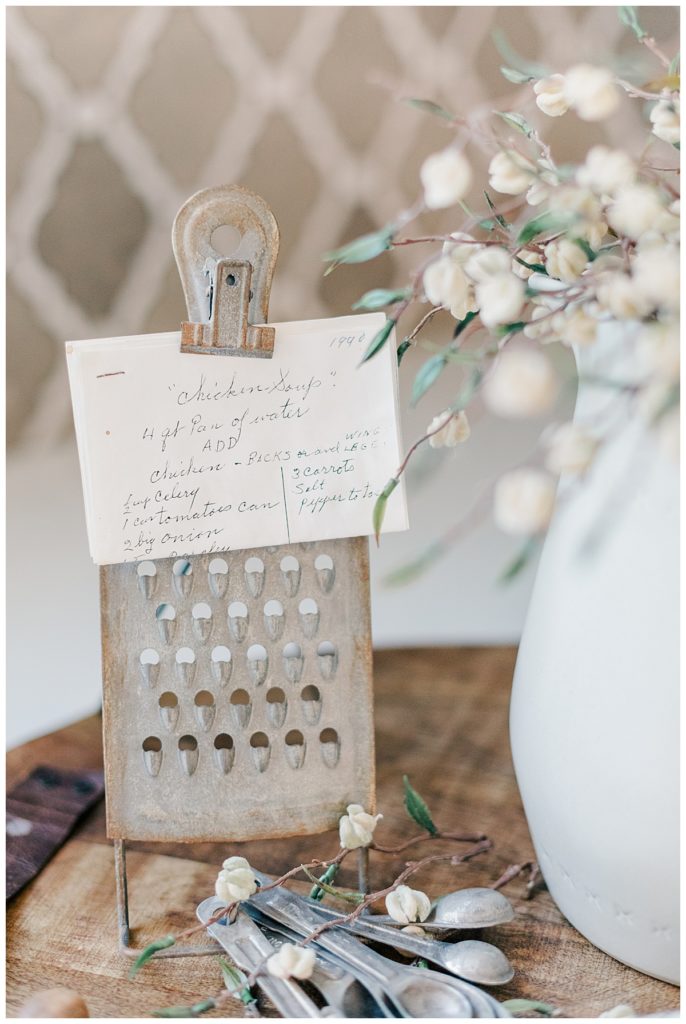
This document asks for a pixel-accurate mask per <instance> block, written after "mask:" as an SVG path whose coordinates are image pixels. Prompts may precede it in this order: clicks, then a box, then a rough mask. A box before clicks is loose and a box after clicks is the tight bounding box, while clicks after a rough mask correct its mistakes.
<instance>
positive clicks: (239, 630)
mask: <svg viewBox="0 0 686 1024" xmlns="http://www.w3.org/2000/svg"><path fill="white" fill-rule="evenodd" d="M248 622H249V616H248V609H247V606H246V605H244V604H243V602H242V601H232V602H231V604H230V605H229V629H230V630H231V634H232V636H233V638H234V640H237V641H238V643H241V641H243V640H245V638H246V636H247V635H248Z"/></svg>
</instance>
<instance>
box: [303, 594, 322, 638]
mask: <svg viewBox="0 0 686 1024" xmlns="http://www.w3.org/2000/svg"><path fill="white" fill-rule="evenodd" d="M298 615H299V617H300V626H301V628H302V631H303V633H304V634H305V636H306V637H308V638H309V637H313V636H314V635H315V633H316V632H317V629H318V628H319V605H318V604H317V602H316V601H315V600H314V598H312V597H304V598H303V599H302V601H301V602H300V604H299V605H298Z"/></svg>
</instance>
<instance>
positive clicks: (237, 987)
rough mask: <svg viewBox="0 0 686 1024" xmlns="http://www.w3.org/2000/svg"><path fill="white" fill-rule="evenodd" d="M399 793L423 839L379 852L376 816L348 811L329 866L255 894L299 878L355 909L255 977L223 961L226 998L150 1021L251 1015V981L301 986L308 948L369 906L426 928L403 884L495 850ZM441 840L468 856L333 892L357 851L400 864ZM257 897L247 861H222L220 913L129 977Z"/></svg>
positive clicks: (411, 865)
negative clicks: (221, 1011)
mask: <svg viewBox="0 0 686 1024" xmlns="http://www.w3.org/2000/svg"><path fill="white" fill-rule="evenodd" d="M403 790H404V802H405V808H406V810H407V812H408V815H409V816H410V818H411V819H412V820H413V821H414V822H415V823H416V824H418V825H419V826H420V828H421V829H422V832H421V833H419V834H417V835H413V836H410V837H409V838H407V839H405V840H404V841H403V842H401V843H399V844H398V845H396V846H384V845H382V844H381V843H379V842H377V840H376V829H377V826H378V824H379V821H380V820H381V819H382V817H383V816H382V815H381V814H370V813H368V812H367V811H365V809H364V808H363V807H362V806H361V805H360V804H350V805H348V807H347V808H346V813H345V814H343V815H341V817H340V819H339V843H340V849H339V850H338V852H337V853H336V854H335V855H334V856H333V857H331V858H330V859H329V860H312V861H309V862H308V863H303V864H298V865H297V866H295V867H293V868H291V869H289V870H288V871H286V872H284V874H282V875H281V876H280V877H279V878H277V879H275V880H274V881H273V882H269V883H268V884H265V885H263V886H261V887H259V888H260V891H261V892H266V891H268V890H270V889H274V888H276V887H277V886H282V885H284V884H285V883H286V882H288V881H290V880H291V879H293V878H296V877H297V876H298V875H301V874H302V875H304V876H305V877H306V878H309V879H310V880H311V881H314V882H315V883H316V888H317V889H319V890H320V891H321V892H322V893H329V894H331V895H333V896H336V897H338V898H342V899H343V900H344V901H346V900H347V901H348V902H350V903H353V904H354V907H353V909H352V910H350V912H349V913H347V914H346V913H343V914H341V915H340V916H338V917H335V918H331V919H327V920H326V921H324V922H323V923H322V924H321V925H320V926H319V927H318V928H316V929H315V930H313V931H312V932H311V933H310V934H309V935H307V936H305V937H304V938H302V939H301V940H300V941H299V942H298V943H284V944H283V945H282V946H281V947H280V949H279V951H278V952H277V953H274V954H272V955H271V956H269V957H266V958H265V959H264V961H263V962H262V963H260V964H259V965H258V966H257V967H256V968H255V970H253V971H252V972H251V974H249V975H245V974H243V972H241V971H239V970H238V968H236V967H234V966H233V965H231V964H229V963H228V961H226V960H221V961H220V966H221V969H222V976H223V978H224V983H225V990H224V991H222V992H221V993H219V994H217V995H215V996H211V997H208V998H207V999H205V1000H202V1001H200V1002H198V1003H196V1004H195V1005H194V1006H192V1007H170V1008H167V1009H164V1010H158V1011H157V1012H156V1014H155V1016H163V1017H175V1016H199V1015H201V1014H202V1013H206V1012H208V1011H209V1010H211V1009H218V1008H221V1007H222V1006H224V1005H225V1004H226V1003H228V1002H229V1001H231V1000H235V999H240V1000H241V1001H242V1002H243V1003H244V1004H245V1007H246V1009H247V1011H248V1012H251V1009H252V1010H254V1002H255V999H254V996H253V995H252V991H251V990H252V987H253V985H254V984H255V981H256V979H257V978H258V977H259V976H260V974H262V973H265V972H266V973H269V974H271V975H273V976H275V977H279V978H296V979H298V980H304V979H306V978H308V977H310V975H311V974H312V970H313V967H314V959H315V954H314V951H313V950H312V948H311V943H312V942H313V941H315V940H316V939H317V938H318V937H319V935H321V934H322V933H323V932H325V931H327V930H328V929H329V928H332V927H335V926H336V925H340V924H341V923H345V922H350V921H354V920H355V919H356V918H357V917H359V916H360V915H361V914H362V913H364V911H365V910H367V909H368V908H369V907H371V906H372V905H373V904H375V903H378V902H379V901H381V900H383V901H384V902H385V906H386V910H387V912H388V913H389V914H390V916H391V917H393V918H394V920H396V921H397V922H398V923H399V924H402V925H404V926H411V925H415V926H416V923H417V922H421V921H424V920H426V917H427V916H428V914H429V912H430V909H431V901H430V899H429V897H428V896H427V894H426V893H424V892H423V891H421V890H418V889H412V888H410V886H409V885H407V884H406V883H407V882H408V880H409V879H410V878H412V876H413V875H415V874H417V873H418V872H420V871H421V870H423V869H424V868H427V867H430V866H432V865H434V864H438V863H448V864H452V865H455V866H458V865H460V864H464V863H467V862H468V861H470V860H472V859H473V858H474V857H477V856H480V855H481V854H484V853H487V852H488V851H490V850H491V849H492V847H493V844H492V842H491V840H490V839H489V838H488V837H487V836H486V835H484V834H483V833H481V832H460V831H444V830H442V829H440V828H439V827H438V826H437V825H436V823H435V821H434V819H433V817H432V815H431V813H430V811H429V808H428V807H427V805H426V802H425V801H424V800H423V798H422V797H421V796H420V795H419V793H417V791H416V790H415V789H413V787H412V786H411V784H410V782H409V779H408V778H407V776H403ZM436 840H443V841H448V842H457V843H465V844H469V845H468V848H467V849H466V850H465V851H464V852H461V853H454V852H453V853H438V854H428V855H425V856H423V857H421V858H420V859H418V860H408V861H406V862H405V864H404V866H403V869H402V870H401V871H400V872H399V874H398V875H397V877H396V878H395V879H393V881H392V882H390V883H389V884H388V885H386V886H384V887H383V888H381V889H378V890H376V891H374V892H370V893H364V892H355V891H351V892H347V891H345V890H342V889H339V888H337V887H335V886H333V885H331V884H330V883H331V881H332V880H333V878H334V877H335V874H336V871H337V870H338V868H339V867H340V865H341V864H342V863H343V862H344V861H345V859H346V858H347V857H348V856H349V855H350V854H351V853H353V852H354V851H355V850H358V851H359V850H365V851H366V850H369V851H373V852H376V853H379V854H383V855H392V856H398V855H399V854H402V853H404V852H405V851H406V850H408V849H410V848H412V847H414V846H416V845H419V844H421V843H423V842H431V841H436ZM322 870H323V871H324V874H323V875H322V876H321V877H319V878H317V877H316V876H315V875H314V874H313V872H314V871H322ZM257 889H258V882H257V879H256V878H255V874H254V872H253V870H252V868H251V866H250V864H249V863H248V861H247V860H246V859H245V858H244V857H240V856H232V857H229V858H227V859H226V860H225V861H224V862H223V864H222V868H221V870H220V871H219V874H218V876H217V880H216V883H215V893H216V895H217V896H218V897H219V899H220V900H222V902H223V905H222V906H221V907H220V908H219V909H218V910H217V911H216V912H215V913H214V914H213V915H212V916H211V917H210V918H209V920H208V921H207V922H205V923H203V924H199V925H195V926H193V927H191V928H187V929H185V930H184V931H182V932H180V933H179V934H178V935H175V936H174V935H169V936H166V937H165V938H164V939H160V940H157V941H156V942H153V943H151V944H150V945H149V946H147V947H146V948H145V949H144V950H143V951H142V953H141V954H140V956H139V957H138V958H137V960H136V961H135V962H134V964H133V967H132V969H131V972H130V975H131V977H133V976H135V975H136V974H137V973H138V971H139V970H140V969H141V968H142V967H143V965H144V964H146V963H147V962H148V961H149V960H151V959H153V958H154V957H155V954H156V953H158V952H160V951H161V950H163V949H167V948H169V947H170V946H172V945H175V944H177V943H178V942H180V941H182V940H185V939H187V938H189V937H190V936H191V935H194V934H196V933H198V932H200V931H203V930H205V929H206V928H207V927H208V926H209V925H211V924H214V923H216V922H217V921H220V920H222V919H224V918H228V920H232V919H233V917H234V916H235V914H236V913H237V911H238V908H239V906H240V904H241V903H242V902H243V901H244V900H247V899H249V898H250V896H252V895H253V894H254V893H255V892H257Z"/></svg>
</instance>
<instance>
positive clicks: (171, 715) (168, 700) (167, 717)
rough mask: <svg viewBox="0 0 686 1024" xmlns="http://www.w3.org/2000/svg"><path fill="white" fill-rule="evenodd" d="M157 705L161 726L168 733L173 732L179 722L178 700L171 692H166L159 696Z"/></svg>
mask: <svg viewBox="0 0 686 1024" xmlns="http://www.w3.org/2000/svg"><path fill="white" fill-rule="evenodd" d="M158 704H159V706H160V719H161V721H162V725H163V726H164V727H165V729H167V730H168V731H169V732H173V731H174V729H175V728H176V723H177V722H178V720H179V698H178V697H177V696H176V694H175V693H172V692H171V690H167V691H165V693H162V694H160V699H159V701H158Z"/></svg>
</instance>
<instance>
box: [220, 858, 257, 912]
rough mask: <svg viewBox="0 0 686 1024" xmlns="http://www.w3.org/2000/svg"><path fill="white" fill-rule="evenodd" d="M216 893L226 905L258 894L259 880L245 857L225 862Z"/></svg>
mask: <svg viewBox="0 0 686 1024" xmlns="http://www.w3.org/2000/svg"><path fill="white" fill-rule="evenodd" d="M214 891H215V893H216V894H217V896H218V897H219V899H220V900H223V901H224V902H225V903H234V902H235V901H236V900H247V899H248V898H249V897H250V896H252V894H253V893H254V892H257V880H256V878H255V875H254V874H253V870H252V868H251V867H250V864H249V863H248V862H247V860H246V859H245V857H229V858H228V859H227V860H225V861H224V863H223V864H222V870H221V871H220V872H219V874H218V875H217V881H216V882H215V885H214Z"/></svg>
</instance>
